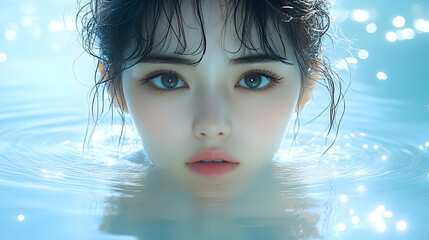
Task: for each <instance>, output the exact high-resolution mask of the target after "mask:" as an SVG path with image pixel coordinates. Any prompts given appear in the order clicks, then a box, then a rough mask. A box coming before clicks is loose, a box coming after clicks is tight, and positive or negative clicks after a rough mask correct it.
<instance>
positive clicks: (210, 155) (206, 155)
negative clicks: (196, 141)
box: [186, 149, 238, 163]
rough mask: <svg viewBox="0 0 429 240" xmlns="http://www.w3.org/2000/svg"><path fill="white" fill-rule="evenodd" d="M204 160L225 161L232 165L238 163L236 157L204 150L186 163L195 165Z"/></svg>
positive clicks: (219, 151)
mask: <svg viewBox="0 0 429 240" xmlns="http://www.w3.org/2000/svg"><path fill="white" fill-rule="evenodd" d="M202 160H211V161H212V160H224V161H227V162H231V163H238V161H237V160H235V158H234V157H232V156H231V155H229V154H228V153H226V152H223V151H221V150H208V149H205V150H202V151H200V152H197V153H195V154H194V155H193V156H192V157H191V158H190V159H189V160H188V161H187V162H186V163H195V162H199V161H202Z"/></svg>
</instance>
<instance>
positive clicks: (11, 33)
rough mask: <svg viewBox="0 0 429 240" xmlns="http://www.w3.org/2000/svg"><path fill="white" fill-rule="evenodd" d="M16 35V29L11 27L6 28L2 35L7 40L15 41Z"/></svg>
mask: <svg viewBox="0 0 429 240" xmlns="http://www.w3.org/2000/svg"><path fill="white" fill-rule="evenodd" d="M16 35H17V33H16V31H15V30H12V29H8V30H6V32H5V33H4V37H5V38H6V40H9V41H15V40H16Z"/></svg>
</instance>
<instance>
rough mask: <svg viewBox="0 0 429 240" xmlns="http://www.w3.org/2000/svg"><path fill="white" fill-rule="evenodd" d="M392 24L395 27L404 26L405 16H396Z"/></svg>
mask: <svg viewBox="0 0 429 240" xmlns="http://www.w3.org/2000/svg"><path fill="white" fill-rule="evenodd" d="M392 24H393V26H395V27H398V28H399V27H403V26H404V25H405V18H404V17H403V16H396V17H395V18H393V20H392Z"/></svg>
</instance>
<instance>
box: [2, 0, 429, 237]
mask: <svg viewBox="0 0 429 240" xmlns="http://www.w3.org/2000/svg"><path fill="white" fill-rule="evenodd" d="M7 2H8V4H10V3H12V2H14V1H7ZM337 2H339V3H341V6H342V9H341V10H342V11H339V12H337V16H336V19H337V21H338V23H341V24H343V26H345V29H353V31H359V32H361V33H360V34H361V35H358V36H360V37H362V38H363V39H364V40H362V41H356V42H355V43H354V45H353V46H354V47H356V48H357V49H355V50H354V52H353V54H354V55H355V56H358V57H359V58H356V57H353V58H350V59H349V60H350V61H347V62H346V63H345V64H344V62H339V63H338V70H339V71H340V73H341V74H343V75H345V76H346V75H347V73H346V70H345V69H344V66H347V63H348V64H351V65H352V67H353V66H355V67H356V70H355V71H356V72H355V80H354V81H355V83H353V84H352V89H351V90H349V93H348V95H347V114H346V116H345V118H344V122H343V125H342V129H341V131H340V135H339V136H338V138H337V142H336V144H335V145H334V146H333V148H332V149H331V150H330V151H329V152H328V153H327V154H326V155H324V156H323V157H321V156H320V155H321V153H322V152H323V151H324V150H325V148H326V145H325V143H324V139H323V130H324V129H325V127H326V122H324V121H323V120H322V119H323V117H324V116H322V117H321V118H320V122H319V120H317V121H315V122H312V123H310V124H308V125H307V126H304V127H302V129H301V130H300V134H299V138H298V139H297V141H296V144H295V145H294V146H293V148H291V149H290V148H289V143H290V141H289V140H290V139H286V140H285V141H284V143H285V145H284V149H285V150H284V151H280V152H279V154H278V156H277V157H276V159H275V161H273V164H272V165H270V166H267V167H266V168H264V169H262V170H261V171H260V172H258V173H257V174H255V175H254V176H251V177H250V178H249V179H234V181H233V182H232V183H231V182H228V184H226V183H225V182H222V181H221V180H219V181H214V182H210V181H209V182H204V181H199V182H195V181H185V180H183V181H178V180H177V179H172V178H170V176H166V175H165V174H164V173H162V172H159V171H158V170H157V169H156V168H154V167H153V166H152V165H151V164H150V163H149V161H148V159H147V156H146V155H145V153H144V151H143V150H139V145H138V144H139V140H138V138H136V136H135V135H133V129H132V128H131V127H130V128H127V131H126V138H125V142H124V145H123V146H122V147H120V148H118V146H117V144H116V143H117V137H118V134H119V132H120V129H119V128H120V127H119V128H118V125H115V124H114V125H113V126H110V124H109V123H103V124H102V125H101V128H100V129H97V132H95V134H94V138H93V141H92V142H91V149H89V150H87V151H85V152H82V141H83V136H84V133H85V131H86V120H87V119H86V111H85V110H84V108H85V107H86V102H85V101H84V100H82V99H86V98H85V93H86V91H87V89H84V88H82V86H80V85H78V84H76V81H75V80H74V79H73V72H72V69H71V66H72V62H73V60H74V58H75V57H76V49H78V46H76V44H75V43H74V37H75V36H70V35H68V34H70V33H68V32H67V31H68V30H70V27H69V26H70V24H69V23H70V22H69V20H67V19H70V18H66V21H65V22H66V23H67V24H64V25H62V22H63V21H61V19H62V15H61V14H59V15H55V14H53V13H52V12H50V11H46V16H44V17H42V14H44V13H45V11H44V10H43V7H42V5H41V3H39V2H38V3H27V4H23V5H20V6H18V5H19V4H18V5H10V6H11V10H12V9H13V11H15V12H19V14H18V15H17V16H16V17H12V16H11V15H10V14H8V15H3V16H9V17H11V19H7V18H4V17H3V18H2V25H1V28H0V32H2V33H4V35H1V36H2V37H3V39H1V41H0V43H1V44H0V71H1V72H0V75H1V80H0V87H1V88H0V102H1V103H2V104H1V106H0V166H1V167H0V194H1V198H0V212H1V213H2V216H1V217H0V239H3V238H4V239H29V238H32V239H136V238H139V237H140V238H141V239H146V238H150V239H172V238H174V239H189V236H190V235H192V236H196V237H197V238H198V236H199V237H201V238H210V236H212V238H217V239H218V238H222V237H223V238H233V239H261V238H262V237H264V238H267V239H285V238H286V239H306V238H317V237H319V236H321V237H324V238H325V239H422V238H424V237H425V236H427V235H428V234H429V233H427V232H426V222H427V220H428V216H427V213H429V206H428V205H427V202H428V199H429V138H428V136H429V117H428V115H429V99H428V97H427V94H423V93H427V90H428V83H427V81H423V80H425V79H427V78H425V76H426V75H424V71H422V70H418V69H420V68H419V66H420V65H421V64H423V63H422V61H421V60H420V58H419V57H418V56H419V55H416V56H415V58H414V60H413V61H410V63H411V65H406V64H407V63H404V64H405V66H397V65H395V63H392V62H389V61H388V59H386V57H385V56H384V57H381V56H380V55H383V54H380V53H379V52H377V50H378V49H377V48H383V49H387V50H386V51H388V50H389V49H391V48H390V47H392V46H398V45H389V44H411V45H413V43H414V44H417V45H418V44H421V43H420V42H421V41H422V39H423V40H426V42H427V39H428V36H427V34H426V32H428V31H426V25H427V24H426V21H428V17H427V16H428V15H427V14H426V15H424V13H425V12H426V13H427V12H428V11H429V6H421V5H412V6H411V11H412V12H413V13H412V14H414V15H412V16H414V17H412V16H409V14H407V13H400V11H399V8H398V11H397V12H395V13H392V14H391V16H388V17H382V16H380V15H376V14H374V11H375V10H373V7H371V6H374V5H371V4H369V3H367V6H370V7H365V6H366V5H365V4H362V3H359V4H358V5H359V6H357V5H356V4H357V3H348V4H350V6H348V5H346V3H345V2H341V1H337ZM50 4H53V3H50ZM57 4H58V5H56V6H55V5H53V7H56V8H58V9H59V11H58V12H61V11H62V10H63V7H62V5H61V4H63V3H61V4H60V2H58V3H57ZM353 4H354V5H353ZM374 4H375V3H374ZM407 6H408V8H407V9H409V8H410V7H409V5H407ZM356 10H359V11H356ZM0 11H1V12H4V11H5V10H0ZM13 11H11V12H13ZM379 14H380V13H379ZM399 15H400V16H402V17H404V20H405V22H404V23H403V22H402V20H400V21H399V20H396V21H395V23H394V22H392V21H393V20H394V19H396V18H395V17H397V16H399ZM376 16H378V18H376ZM396 22H398V23H396ZM402 24H404V25H403V26H402ZM396 25H397V26H396ZM400 25H401V27H398V26H400ZM348 27H350V28H348ZM408 28H413V29H414V30H413V31H415V35H414V36H413V37H412V38H411V37H409V36H411V35H407V34H408V33H407V32H404V31H406V29H408ZM398 31H403V32H398ZM407 31H408V32H409V30H407ZM389 32H391V33H392V34H394V35H395V37H394V38H396V40H395V41H388V40H389V39H387V38H386V37H387V35H386V34H387V33H389ZM350 34H356V33H353V32H352V31H351V32H349V33H348V34H346V35H350ZM365 34H367V35H365ZM392 34H390V35H392ZM401 34H402V35H401ZM369 36H371V37H374V39H377V41H376V42H367V41H366V40H365V39H369V38H370V37H369ZM392 36H393V35H392ZM26 39H32V40H33V41H34V43H33V44H34V46H39V47H40V48H39V49H37V48H31V49H28V51H27V52H25V51H22V49H26V48H25V46H26V45H25V43H27V41H26ZM65 39H66V40H65ZM392 39H393V38H392ZM402 40H403V41H402ZM374 41H375V40H374ZM413 41H414V42H413ZM70 42H72V43H70ZM380 42H382V43H383V44H384V45H379V44H380ZM386 46H387V47H386ZM401 46H403V47H401V48H399V47H398V48H395V49H394V50H395V51H398V52H403V51H405V50H403V49H406V51H408V53H412V54H415V52H414V51H415V50H414V48H410V47H409V45H401ZM362 49H364V50H365V51H366V52H361V51H362ZM78 51H80V50H78ZM406 51H405V52H406ZM418 51H420V52H422V53H427V52H428V51H429V49H427V48H421V49H419V50H418ZM42 53H43V54H42ZM383 53H384V54H388V53H387V52H383ZM70 56H72V57H71V58H70ZM52 59H55V61H56V62H53V61H52ZM82 61H83V62H85V61H86V62H90V61H87V60H85V59H84V60H82ZM86 62H85V63H86ZM28 63H31V64H28ZM25 64H27V65H25ZM23 65H25V66H26V68H25V71H24V70H23ZM57 65H58V66H61V67H57ZM86 65H89V66H90V65H91V64H80V65H79V63H78V69H77V72H78V75H79V74H80V75H79V76H78V77H82V76H84V74H87V73H88V71H84V70H81V69H80V68H79V67H81V66H86ZM64 66H65V67H64ZM400 67H402V68H403V69H407V68H410V69H413V71H410V73H408V74H409V75H404V74H403V72H402V71H400ZM88 68H89V69H90V67H88ZM40 69H43V70H44V69H46V71H40ZM416 69H417V70H416ZM6 70H9V71H6ZM379 73H380V74H379ZM381 73H382V74H381ZM89 75H90V74H89ZM379 75H380V76H379ZM64 76H68V77H64ZM403 79H407V81H408V82H409V83H408V84H404V83H403V82H404V81H401V80H403ZM381 80H383V81H381ZM410 81H411V83H410ZM87 85H88V84H87ZM413 85H414V86H417V87H416V88H412V87H411V86H413ZM410 89H411V90H412V91H411V90H410ZM316 91H317V92H316V94H315V96H314V98H313V100H312V103H311V104H310V105H309V106H308V107H307V109H306V111H307V114H304V115H303V116H302V118H303V119H307V120H308V119H311V118H312V117H313V116H314V114H316V112H317V110H318V109H319V108H320V106H319V105H320V104H319V100H320V101H324V100H326V99H324V98H326V97H324V96H323V89H318V90H316ZM304 113H305V112H304ZM303 122H305V121H303Z"/></svg>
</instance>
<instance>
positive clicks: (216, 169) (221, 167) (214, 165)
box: [186, 162, 238, 176]
mask: <svg viewBox="0 0 429 240" xmlns="http://www.w3.org/2000/svg"><path fill="white" fill-rule="evenodd" d="M186 165H187V166H188V167H189V168H190V169H191V170H192V171H194V172H196V173H198V174H201V175H205V176H219V175H223V174H226V173H228V172H230V171H232V170H234V169H235V168H236V167H237V166H238V163H231V162H195V163H188V164H186Z"/></svg>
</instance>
